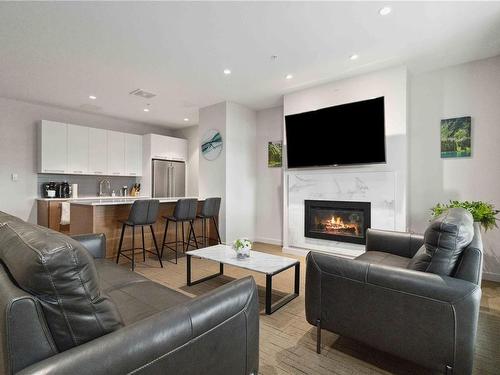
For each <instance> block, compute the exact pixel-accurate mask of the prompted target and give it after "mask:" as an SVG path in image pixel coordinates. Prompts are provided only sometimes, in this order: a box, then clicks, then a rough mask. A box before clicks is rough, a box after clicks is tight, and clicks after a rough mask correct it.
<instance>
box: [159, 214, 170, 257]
mask: <svg viewBox="0 0 500 375" xmlns="http://www.w3.org/2000/svg"><path fill="white" fill-rule="evenodd" d="M168 222H169V220H168V219H167V222H166V223H165V233H163V242H162V244H161V253H160V256H161V257H162V258H163V249H164V248H165V240H166V239H167V231H168Z"/></svg>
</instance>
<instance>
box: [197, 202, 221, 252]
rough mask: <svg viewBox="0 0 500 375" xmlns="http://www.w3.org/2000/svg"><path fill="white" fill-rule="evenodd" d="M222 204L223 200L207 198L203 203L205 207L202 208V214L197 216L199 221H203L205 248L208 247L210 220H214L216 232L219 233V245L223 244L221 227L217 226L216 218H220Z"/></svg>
mask: <svg viewBox="0 0 500 375" xmlns="http://www.w3.org/2000/svg"><path fill="white" fill-rule="evenodd" d="M220 202H221V198H207V199H205V201H204V202H203V206H202V207H201V212H200V214H199V215H198V216H196V217H197V218H198V219H201V220H202V221H201V228H202V230H201V232H202V238H203V244H204V245H205V246H207V245H208V239H209V238H208V236H207V221H208V224H210V219H212V220H213V222H214V226H215V231H216V232H217V240H218V241H219V242H218V243H222V241H221V239H220V234H219V227H218V226H217V220H216V217H218V216H219V210H220Z"/></svg>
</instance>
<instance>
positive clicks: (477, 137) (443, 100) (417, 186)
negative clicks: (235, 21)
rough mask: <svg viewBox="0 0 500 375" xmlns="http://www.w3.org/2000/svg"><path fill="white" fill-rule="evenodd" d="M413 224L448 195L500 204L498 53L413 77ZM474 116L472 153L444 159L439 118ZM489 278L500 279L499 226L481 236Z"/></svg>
mask: <svg viewBox="0 0 500 375" xmlns="http://www.w3.org/2000/svg"><path fill="white" fill-rule="evenodd" d="M410 87H411V91H410V115H411V117H410V119H411V128H410V150H411V158H410V172H411V173H410V181H411V183H410V187H411V190H410V223H411V224H410V226H411V229H412V230H414V231H417V232H422V231H423V230H424V229H425V227H426V226H427V224H428V220H429V217H430V215H429V214H430V211H429V209H430V208H431V207H432V206H434V204H436V203H437V202H447V201H448V200H450V199H459V200H483V201H487V202H491V203H493V204H495V205H496V207H497V208H498V207H500V56H499V57H495V58H490V59H486V60H481V61H476V62H471V63H467V64H462V65H458V66H453V67H448V68H445V69H441V70H437V71H433V72H430V73H425V74H420V75H416V76H413V77H411V86H410ZM460 116H472V157H470V158H458V159H441V158H440V139H439V137H440V120H441V119H443V118H450V117H460ZM483 240H484V245H485V264H484V270H485V277H488V278H495V279H496V280H498V281H500V245H499V244H500V230H498V229H495V230H492V231H490V232H487V233H485V234H484V236H483Z"/></svg>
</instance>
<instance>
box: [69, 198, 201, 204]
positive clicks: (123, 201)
mask: <svg viewBox="0 0 500 375" xmlns="http://www.w3.org/2000/svg"><path fill="white" fill-rule="evenodd" d="M143 199H158V200H159V201H160V203H175V202H177V201H178V200H179V199H198V200H202V199H201V198H199V197H168V198H166V197H163V198H162V197H160V198H149V197H111V198H109V197H106V198H104V199H100V198H98V199H71V200H69V202H70V203H71V204H78V205H84V206H116V205H122V204H132V203H134V202H135V201H136V200H143Z"/></svg>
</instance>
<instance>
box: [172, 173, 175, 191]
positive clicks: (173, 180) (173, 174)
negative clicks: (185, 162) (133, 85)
mask: <svg viewBox="0 0 500 375" xmlns="http://www.w3.org/2000/svg"><path fill="white" fill-rule="evenodd" d="M172 197H175V170H174V166H172Z"/></svg>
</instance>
